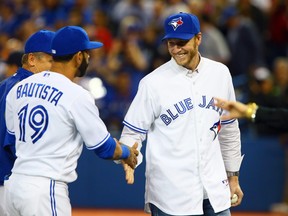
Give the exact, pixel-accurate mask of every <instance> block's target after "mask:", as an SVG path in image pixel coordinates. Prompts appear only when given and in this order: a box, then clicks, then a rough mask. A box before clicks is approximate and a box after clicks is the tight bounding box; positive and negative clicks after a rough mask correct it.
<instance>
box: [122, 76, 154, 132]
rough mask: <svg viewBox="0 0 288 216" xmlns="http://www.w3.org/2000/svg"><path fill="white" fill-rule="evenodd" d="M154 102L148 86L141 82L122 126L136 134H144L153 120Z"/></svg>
mask: <svg viewBox="0 0 288 216" xmlns="http://www.w3.org/2000/svg"><path fill="white" fill-rule="evenodd" d="M154 100H155V99H154V97H153V94H152V93H151V90H150V89H149V86H148V85H147V84H146V83H144V82H143V81H141V82H140V84H139V89H138V92H137V94H136V96H135V98H134V99H133V101H132V103H131V105H130V107H129V109H128V112H127V114H126V116H125V118H124V121H123V124H124V125H125V126H127V127H128V128H130V129H132V130H134V131H136V132H138V133H142V134H146V133H147V132H148V129H149V128H150V127H151V124H152V123H153V122H154V120H155V109H154V106H153V104H154V102H153V101H154Z"/></svg>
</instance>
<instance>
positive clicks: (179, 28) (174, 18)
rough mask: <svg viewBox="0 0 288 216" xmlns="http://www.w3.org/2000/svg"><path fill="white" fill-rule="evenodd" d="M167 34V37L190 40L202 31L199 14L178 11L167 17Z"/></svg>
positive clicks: (165, 37) (165, 26) (165, 25)
mask: <svg viewBox="0 0 288 216" xmlns="http://www.w3.org/2000/svg"><path fill="white" fill-rule="evenodd" d="M164 28H165V36H164V37H163V38H162V40H166V39H171V38H175V39H181V40H190V39H191V38H193V37H194V36H195V35H196V34H198V33H199V32H200V23H199V20H198V18H197V16H195V15H193V14H189V13H182V12H180V13H177V14H173V15H171V16H169V17H167V18H166V20H165V24H164Z"/></svg>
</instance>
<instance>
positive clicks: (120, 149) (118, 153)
mask: <svg viewBox="0 0 288 216" xmlns="http://www.w3.org/2000/svg"><path fill="white" fill-rule="evenodd" d="M115 141H116V149H115V152H114V157H113V159H114V160H115V159H116V160H122V163H125V164H127V165H128V166H130V167H131V168H132V169H135V167H136V165H137V156H138V155H139V151H138V150H137V147H138V143H134V145H133V146H132V147H129V146H127V145H124V144H121V143H120V142H119V141H118V140H116V139H115Z"/></svg>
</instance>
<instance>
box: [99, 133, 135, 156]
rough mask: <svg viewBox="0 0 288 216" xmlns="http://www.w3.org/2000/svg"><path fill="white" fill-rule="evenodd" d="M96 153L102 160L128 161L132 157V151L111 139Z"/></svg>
mask: <svg viewBox="0 0 288 216" xmlns="http://www.w3.org/2000/svg"><path fill="white" fill-rule="evenodd" d="M94 152H95V153H96V154H97V155H98V156H99V157H100V158H102V159H112V160H119V159H126V158H128V157H129V155H130V150H129V148H128V147H127V146H124V145H121V144H120V143H119V142H118V141H116V140H114V139H113V138H112V137H109V138H108V140H107V141H106V142H105V143H103V144H102V145H101V146H100V147H98V148H96V149H95V150H94Z"/></svg>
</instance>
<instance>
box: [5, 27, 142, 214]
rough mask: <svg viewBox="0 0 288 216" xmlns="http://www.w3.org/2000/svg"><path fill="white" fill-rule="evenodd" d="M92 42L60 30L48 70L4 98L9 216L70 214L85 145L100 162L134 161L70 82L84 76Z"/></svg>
mask: <svg viewBox="0 0 288 216" xmlns="http://www.w3.org/2000/svg"><path fill="white" fill-rule="evenodd" d="M101 46H102V43H100V42H91V41H89V38H88V36H87V33H86V32H85V31H84V30H83V29H82V28H80V27H76V26H67V27H63V28H61V29H60V30H58V31H57V32H56V34H55V37H54V39H53V41H52V49H53V50H52V51H53V53H54V54H53V60H54V62H53V64H52V67H51V71H43V72H41V73H38V74H36V75H33V76H31V77H29V78H27V79H25V80H23V81H22V82H19V83H18V84H17V85H15V86H14V87H13V88H12V90H11V91H10V92H9V94H8V96H7V105H6V110H7V111H6V119H13V121H8V122H7V129H8V131H9V134H10V136H11V137H8V138H7V142H8V141H9V140H10V138H13V136H14V135H15V138H16V155H17V159H16V161H15V164H14V167H13V169H12V175H11V176H10V178H9V180H8V181H6V182H5V199H6V200H5V203H6V206H7V208H8V213H9V215H11V216H18V215H19V216H20V215H21V216H28V215H29V216H30V215H39V216H40V215H41V216H42V215H43V216H44V215H45V216H48V215H51V216H52V215H53V216H54V215H55V216H56V215H57V216H61V215H62V216H69V215H71V204H70V201H69V195H68V187H67V183H70V182H73V181H75V180H76V178H77V174H76V171H75V169H76V166H77V160H78V158H79V156H80V154H81V152H82V148H83V142H84V143H85V145H86V147H87V148H88V149H89V150H94V151H95V153H96V154H97V155H98V156H99V157H101V158H103V159H121V158H122V159H124V161H125V162H127V163H128V164H129V165H130V166H131V167H134V166H135V165H136V163H137V157H136V156H137V155H138V151H137V150H136V148H137V144H135V146H134V147H133V148H129V147H127V146H124V145H121V144H120V143H119V142H118V141H116V140H114V139H113V138H112V137H111V136H110V133H109V132H108V131H107V129H106V126H105V125H104V123H103V122H102V120H101V119H100V117H99V112H98V109H97V107H96V106H95V103H94V99H93V98H92V96H91V95H90V94H89V92H88V91H86V90H84V89H83V88H82V87H80V86H79V85H77V84H75V83H73V82H72V79H73V78H74V77H75V76H83V75H84V74H85V71H86V68H87V66H88V63H89V54H88V51H89V50H91V49H96V48H99V47H101Z"/></svg>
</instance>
